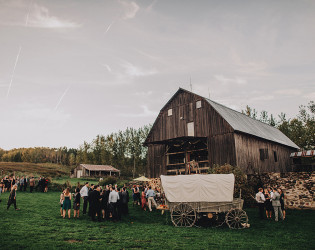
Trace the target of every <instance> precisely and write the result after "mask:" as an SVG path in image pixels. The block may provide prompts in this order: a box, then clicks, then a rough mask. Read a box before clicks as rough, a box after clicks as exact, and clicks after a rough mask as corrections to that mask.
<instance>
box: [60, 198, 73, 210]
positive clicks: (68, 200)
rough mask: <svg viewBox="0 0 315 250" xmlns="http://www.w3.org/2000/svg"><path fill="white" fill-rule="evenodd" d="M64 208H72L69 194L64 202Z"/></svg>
mask: <svg viewBox="0 0 315 250" xmlns="http://www.w3.org/2000/svg"><path fill="white" fill-rule="evenodd" d="M62 209H64V210H67V209H71V201H70V197H69V196H65V199H64V201H63V204H62Z"/></svg>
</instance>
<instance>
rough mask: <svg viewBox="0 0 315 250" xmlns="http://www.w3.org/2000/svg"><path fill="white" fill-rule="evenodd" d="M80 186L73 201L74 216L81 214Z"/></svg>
mask: <svg viewBox="0 0 315 250" xmlns="http://www.w3.org/2000/svg"><path fill="white" fill-rule="evenodd" d="M80 198H81V196H80V188H76V190H75V194H74V201H73V218H75V217H77V218H79V216H80Z"/></svg>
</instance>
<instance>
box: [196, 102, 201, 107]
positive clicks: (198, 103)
mask: <svg viewBox="0 0 315 250" xmlns="http://www.w3.org/2000/svg"><path fill="white" fill-rule="evenodd" d="M200 108H201V101H196V109H200Z"/></svg>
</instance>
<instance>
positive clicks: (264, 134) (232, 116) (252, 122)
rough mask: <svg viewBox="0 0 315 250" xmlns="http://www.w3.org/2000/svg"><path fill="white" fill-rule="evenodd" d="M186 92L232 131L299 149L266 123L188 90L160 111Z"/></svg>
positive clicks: (179, 90)
mask: <svg viewBox="0 0 315 250" xmlns="http://www.w3.org/2000/svg"><path fill="white" fill-rule="evenodd" d="M182 91H183V92H188V93H191V94H193V95H196V96H198V97H200V98H202V99H204V100H206V101H207V102H208V103H209V104H210V105H211V106H212V107H213V108H214V109H215V110H216V111H217V112H218V113H219V115H221V116H222V118H223V119H225V120H226V121H227V122H228V123H229V124H230V126H231V127H232V128H233V129H234V131H238V132H242V133H246V134H250V135H253V136H256V137H259V138H263V139H266V140H269V141H273V142H276V143H279V144H282V145H285V146H289V147H292V148H297V149H298V148H299V147H298V146H297V145H296V144H295V143H294V142H292V141H291V140H290V139H289V138H288V137H287V136H286V135H285V134H283V133H282V132H281V131H280V130H279V129H277V128H275V127H272V126H270V125H268V124H266V123H263V122H261V121H258V120H256V119H254V118H251V117H249V116H247V115H245V114H242V113H241V112H238V111H236V110H233V109H231V108H228V107H226V106H224V105H222V104H219V103H217V102H214V101H212V100H210V99H207V98H205V97H203V96H200V95H197V94H195V93H193V92H190V91H188V90H185V89H182V88H179V89H178V91H177V92H176V93H175V94H174V95H173V96H172V97H171V99H170V100H169V101H168V102H167V103H166V104H165V105H164V107H163V108H162V109H161V112H162V110H164V109H165V107H166V106H167V105H168V104H169V103H170V102H171V101H172V100H173V99H174V98H175V97H176V96H177V95H178V94H179V93H180V92H182ZM161 112H160V114H159V115H158V117H157V118H156V120H155V122H154V124H153V126H152V128H151V130H150V132H149V134H148V137H147V139H146V141H145V143H146V142H147V141H148V138H149V137H150V136H151V133H152V131H153V129H154V126H155V124H156V122H157V120H158V119H159V117H160V115H161Z"/></svg>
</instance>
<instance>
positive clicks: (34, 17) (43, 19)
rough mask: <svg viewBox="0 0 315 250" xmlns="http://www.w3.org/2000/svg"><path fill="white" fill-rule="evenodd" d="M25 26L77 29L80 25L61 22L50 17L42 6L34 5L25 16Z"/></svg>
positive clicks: (65, 21)
mask: <svg viewBox="0 0 315 250" xmlns="http://www.w3.org/2000/svg"><path fill="white" fill-rule="evenodd" d="M27 26H28V27H36V28H52V29H56V28H77V27H79V26H80V25H79V24H77V23H75V22H72V21H69V20H63V19H60V18H58V17H56V16H52V15H50V13H49V10H48V9H47V8H46V7H44V6H39V5H37V4H34V5H33V6H32V8H31V9H30V13H29V14H28V16H27Z"/></svg>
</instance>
